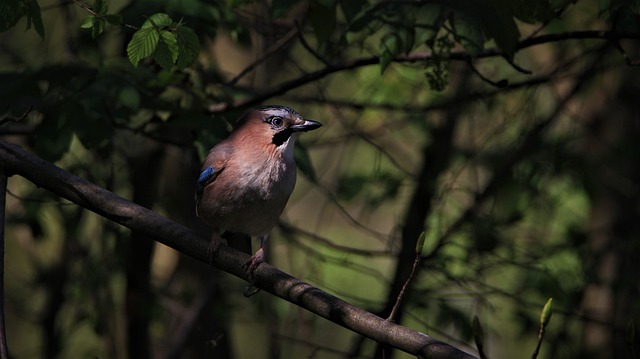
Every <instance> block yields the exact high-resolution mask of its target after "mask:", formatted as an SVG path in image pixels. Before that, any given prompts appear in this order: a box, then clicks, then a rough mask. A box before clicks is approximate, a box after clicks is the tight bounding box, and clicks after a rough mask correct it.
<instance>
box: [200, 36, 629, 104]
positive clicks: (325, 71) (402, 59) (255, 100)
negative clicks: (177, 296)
mask: <svg viewBox="0 0 640 359" xmlns="http://www.w3.org/2000/svg"><path fill="white" fill-rule="evenodd" d="M586 39H595V40H598V39H599V40H607V41H609V42H611V43H614V44H615V43H617V42H618V41H619V40H621V39H640V34H637V33H621V32H615V31H608V30H588V31H569V32H563V33H557V34H544V35H540V36H536V37H530V38H526V39H524V40H522V41H520V42H519V43H518V45H517V50H518V51H519V50H522V49H526V48H529V47H532V46H536V45H542V44H547V43H553V42H560V41H568V40H586ZM498 56H501V57H503V58H505V59H506V58H507V56H506V54H505V53H504V52H503V51H502V50H500V49H499V48H495V47H494V48H488V49H484V50H483V51H481V52H480V53H478V54H477V55H476V56H473V57H472V56H471V55H470V54H469V53H468V52H467V51H464V50H458V51H452V52H451V53H450V54H449V55H448V57H447V58H448V59H449V60H454V61H466V62H468V61H471V60H478V59H484V58H489V57H498ZM432 57H433V54H432V53H431V52H415V53H411V54H406V55H401V56H398V57H396V58H395V59H393V62H399V63H414V62H424V61H426V60H429V59H431V58H432ZM625 60H627V59H626V58H625ZM627 62H629V61H627ZM379 63H380V57H378V56H370V57H364V58H357V59H351V60H347V61H344V62H342V63H338V64H330V65H326V66H325V67H323V68H321V69H319V70H316V71H314V72H310V73H306V74H303V75H301V76H300V77H298V78H295V79H293V80H289V81H286V82H282V83H280V84H277V85H275V86H273V87H271V88H269V89H267V90H266V91H264V92H262V93H259V94H256V95H254V96H253V97H249V98H245V99H241V100H237V101H235V102H233V103H215V104H211V105H209V108H208V111H209V113H211V114H218V113H224V112H226V111H231V110H234V109H238V108H246V107H250V106H255V105H258V104H260V103H262V102H263V101H265V100H268V99H270V98H273V97H277V96H280V95H282V94H284V93H286V92H288V91H291V90H293V89H295V88H298V87H300V86H303V85H306V84H308V83H311V82H314V81H317V80H319V79H321V78H324V77H326V76H328V75H331V74H333V73H336V72H340V71H344V70H353V69H356V68H359V67H363V66H369V65H376V64H379ZM632 63H633V62H632ZM511 65H512V66H514V67H515V68H516V70H518V71H521V72H522V71H525V72H526V70H524V69H521V68H519V67H518V66H517V65H515V64H514V63H513V62H511Z"/></svg>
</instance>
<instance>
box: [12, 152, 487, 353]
mask: <svg viewBox="0 0 640 359" xmlns="http://www.w3.org/2000/svg"><path fill="white" fill-rule="evenodd" d="M0 166H1V167H2V169H3V170H4V171H5V173H7V174H11V175H14V174H17V175H20V176H22V177H24V178H26V179H27V180H29V181H31V182H32V183H34V184H35V185H37V186H39V187H42V188H44V189H46V190H49V191H51V192H53V193H55V194H57V195H59V196H61V197H63V198H65V199H67V200H70V201H72V202H74V203H76V204H78V205H79V206H82V207H84V208H86V209H89V210H91V211H93V212H95V213H97V214H99V215H101V216H103V217H105V218H108V219H110V220H112V221H114V222H116V223H119V224H121V225H123V226H125V227H127V228H129V229H131V230H134V231H138V232H139V233H140V234H142V235H145V236H148V237H150V238H153V239H154V240H157V241H158V242H161V243H163V244H165V245H167V246H169V247H172V248H173V249H175V250H177V251H179V252H181V253H184V254H186V255H188V256H191V257H193V258H195V259H197V260H199V261H202V262H205V263H207V262H208V258H207V257H208V256H207V246H208V243H209V242H208V240H206V239H205V238H203V237H201V236H199V235H198V234H196V232H194V231H192V230H191V229H189V228H186V227H184V226H182V225H179V224H177V223H175V222H173V221H170V220H168V219H167V218H164V217H162V216H161V215H159V214H157V213H155V212H153V211H150V210H148V209H146V208H144V207H141V206H139V205H136V204H134V203H132V202H130V201H128V200H126V199H124V198H122V197H120V196H118V195H116V194H114V193H112V192H109V191H107V190H105V189H103V188H101V187H99V186H96V185H94V184H92V183H90V182H88V181H86V180H83V179H81V178H79V177H77V176H75V175H73V174H71V173H68V172H66V171H65V170H63V169H61V168H59V167H57V166H55V165H53V164H51V163H49V162H47V161H45V160H43V159H41V158H39V157H37V156H35V155H33V154H31V153H29V152H27V151H25V150H24V149H22V148H21V147H20V146H17V145H14V144H10V143H7V142H5V141H0ZM247 259H248V255H246V254H244V253H242V252H239V251H236V250H234V249H233V248H230V247H228V246H220V249H219V250H218V251H217V253H216V255H215V256H214V257H213V258H211V263H209V264H211V265H213V266H215V267H217V268H220V269H222V270H224V271H225V272H228V273H230V274H232V275H234V276H236V277H239V278H242V279H244V280H247V279H248V278H247V273H246V272H245V271H244V270H243V269H242V265H243V264H244V263H245V261H246V260H247ZM254 277H255V283H254V285H255V286H256V287H258V288H260V289H262V290H264V291H266V292H269V293H271V294H273V295H276V296H278V297H280V298H282V299H284V300H287V301H288V302H290V303H293V304H295V305H298V306H300V307H301V308H304V309H306V310H308V311H310V312H312V313H314V314H317V315H319V316H322V317H324V318H326V319H328V320H330V321H332V322H334V323H336V324H338V325H340V326H342V327H344V328H347V329H349V330H352V331H354V332H356V333H358V334H361V335H364V336H366V337H368V338H371V339H373V340H375V341H377V342H380V343H384V344H387V345H390V346H393V347H395V348H397V349H400V350H402V351H405V352H407V353H410V354H413V355H416V356H420V357H425V358H454V359H455V358H458V359H471V358H475V357H474V356H472V355H470V354H467V353H465V352H463V351H461V350H459V349H457V348H454V347H452V346H450V345H449V344H446V343H443V342H440V341H438V340H436V339H434V338H432V337H430V336H428V335H426V334H423V333H420V332H417V331H415V330H412V329H409V328H406V327H403V326H400V325H397V324H395V323H391V322H389V321H386V320H384V319H383V318H380V317H378V316H376V315H374V314H372V313H369V312H367V311H365V310H363V309H360V308H358V307H356V306H353V305H351V304H349V303H347V302H344V301H342V300H340V299H339V298H337V297H334V296H332V295H331V294H328V293H326V292H324V291H322V290H320V289H318V288H315V287H313V286H311V285H310V284H308V283H305V282H303V281H301V280H299V279H297V278H295V277H292V276H290V275H288V274H286V273H284V272H282V271H280V270H278V269H277V268H275V267H273V266H271V265H269V264H267V263H264V264H261V265H260V266H259V267H258V268H257V269H256V271H255V272H254Z"/></svg>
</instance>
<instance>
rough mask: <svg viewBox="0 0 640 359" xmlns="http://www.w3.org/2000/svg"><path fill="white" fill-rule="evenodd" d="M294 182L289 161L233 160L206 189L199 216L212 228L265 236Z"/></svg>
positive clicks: (263, 159) (293, 165)
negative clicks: (201, 215)
mask: <svg viewBox="0 0 640 359" xmlns="http://www.w3.org/2000/svg"><path fill="white" fill-rule="evenodd" d="M295 182H296V168H295V162H294V161H293V159H292V158H291V160H287V159H286V158H283V157H279V156H269V157H266V156H263V157H262V159H260V158H256V157H253V158H239V157H236V158H232V159H230V160H229V161H228V162H227V164H226V166H225V169H224V170H223V171H222V172H221V173H220V175H219V176H218V178H217V179H216V180H215V181H213V182H212V183H211V184H210V185H209V186H207V187H206V188H205V191H204V193H203V197H202V200H201V201H200V213H202V214H203V219H204V220H205V221H206V222H207V223H209V224H210V225H212V226H213V227H216V228H219V229H222V230H229V231H233V232H241V233H246V234H249V235H252V236H259V235H264V234H267V233H269V232H270V231H271V229H272V228H273V227H274V226H275V225H276V223H277V221H278V218H279V217H280V215H281V214H282V211H283V210H284V207H285V205H286V204H287V201H288V200H289V196H290V195H291V192H293V188H294V187H295Z"/></svg>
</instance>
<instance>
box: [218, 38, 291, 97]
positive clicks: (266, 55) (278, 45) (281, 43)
mask: <svg viewBox="0 0 640 359" xmlns="http://www.w3.org/2000/svg"><path fill="white" fill-rule="evenodd" d="M297 32H298V28H296V27H293V28H291V30H289V31H288V32H287V33H286V34H284V36H282V37H281V38H280V39H279V40H278V41H277V42H276V43H275V44H273V45H271V47H269V48H268V49H267V51H265V52H264V54H262V56H260V58H258V59H257V60H255V61H254V62H253V63H251V64H250V65H249V66H247V67H246V68H245V69H244V70H242V71H240V73H239V74H237V75H236V76H235V77H234V78H232V79H231V80H229V82H227V83H226V85H227V86H233V85H235V84H236V83H237V82H238V81H240V79H241V78H243V77H244V76H245V75H246V74H248V73H249V72H251V71H253V69H255V68H256V67H257V66H258V65H260V64H261V63H263V62H265V61H266V60H267V59H268V58H269V57H271V56H272V55H273V54H275V53H276V52H277V51H278V50H280V49H281V48H282V47H283V46H284V45H286V44H287V43H288V42H289V41H290V40H291V39H293V37H294V36H296V33H297Z"/></svg>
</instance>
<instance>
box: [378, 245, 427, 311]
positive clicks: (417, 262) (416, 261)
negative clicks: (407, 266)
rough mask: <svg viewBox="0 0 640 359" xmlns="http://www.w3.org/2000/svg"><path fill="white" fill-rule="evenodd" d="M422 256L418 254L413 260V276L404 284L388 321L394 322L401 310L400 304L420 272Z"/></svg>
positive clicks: (410, 275)
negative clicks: (410, 284)
mask: <svg viewBox="0 0 640 359" xmlns="http://www.w3.org/2000/svg"><path fill="white" fill-rule="evenodd" d="M421 259H422V256H421V254H420V253H416V258H415V259H414V260H413V268H411V274H409V278H407V281H406V282H404V285H403V286H402V289H401V290H400V293H399V294H398V298H397V299H396V303H395V304H394V305H393V309H391V314H389V316H388V317H387V319H386V320H387V321H390V322H393V321H394V320H395V317H396V315H397V312H398V308H400V304H401V303H402V299H404V294H405V292H406V290H407V288H408V287H409V283H411V281H412V280H413V278H415V276H416V273H417V272H418V268H419V267H420V260H421Z"/></svg>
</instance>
